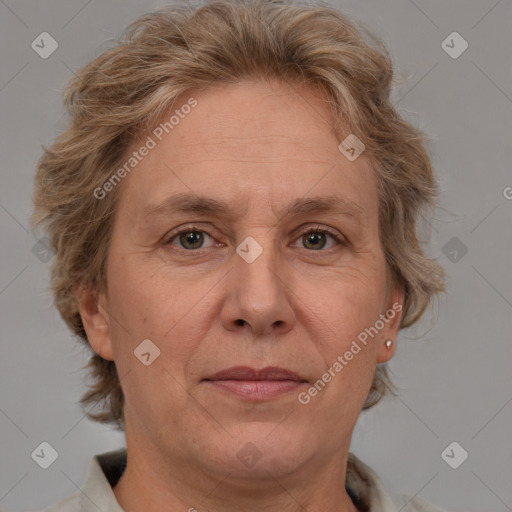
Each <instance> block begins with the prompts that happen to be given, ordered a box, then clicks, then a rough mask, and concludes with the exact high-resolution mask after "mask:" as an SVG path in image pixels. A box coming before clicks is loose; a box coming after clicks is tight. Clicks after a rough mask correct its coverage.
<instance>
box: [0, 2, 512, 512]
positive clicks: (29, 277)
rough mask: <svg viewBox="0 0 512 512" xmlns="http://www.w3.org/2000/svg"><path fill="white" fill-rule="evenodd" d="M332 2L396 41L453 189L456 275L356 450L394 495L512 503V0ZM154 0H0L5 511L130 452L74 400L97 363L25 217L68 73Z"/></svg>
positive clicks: (446, 229)
mask: <svg viewBox="0 0 512 512" xmlns="http://www.w3.org/2000/svg"><path fill="white" fill-rule="evenodd" d="M332 4H333V5H335V6H337V7H339V8H340V10H342V11H343V12H345V13H346V14H348V15H350V16H352V17H354V18H355V19H356V20H360V21H362V22H363V23H365V24H366V25H367V26H368V27H369V28H370V29H372V30H373V31H375V32H376V33H377V34H378V35H380V36H381V37H383V38H384V40H385V42H386V43H387V45H388V47H389V48H390V50H391V53H392V56H393V59H394V62H395V65H396V67H397V72H398V73H399V74H400V76H402V77H404V78H405V79H406V80H405V81H404V82H403V83H402V84H401V85H398V86H397V87H396V88H395V89H394V91H393V97H394V101H395V103H396V104H397V106H398V108H399V109H400V112H401V113H402V114H403V115H404V116H405V117H406V118H407V119H408V120H410V121H411V122H412V123H413V124H415V125H416V126H419V127H420V128H422V129H423V130H425V131H426V132H427V133H428V134H429V135H430V136H431V138H432V142H431V143H430V152H431V154H432V158H433V162H434V165H435V168H436V171H437V173H438V176H439V180H440V184H441V189H442V194H441V203H440V208H438V209H437V211H436V219H435V221H434V222H433V223H432V241H431V243H430V244H429V246H428V252H429V254H430V255H432V256H435V257H438V258H439V261H440V262H441V263H442V264H443V266H444V267H445V268H446V270H447V272H448V287H449V291H448V293H447V294H446V295H445V296H443V297H442V299H441V300H440V301H439V302H438V304H437V306H436V307H435V308H434V309H433V311H432V313H431V315H429V314H428V313H427V315H426V317H425V318H424V320H423V321H422V323H421V325H419V326H418V327H416V328H413V329H410V330H408V331H402V332H401V334H400V336H399V347H398V351H397V353H396V356H395V357H394V358H393V360H392V362H391V363H390V368H391V370H392V372H393V375H394V379H395V382H396V384H397V385H398V386H399V389H400V395H399V398H398V399H386V400H385V401H384V402H383V403H382V404H380V405H379V406H378V407H377V408H375V409H373V410H371V411H369V412H366V413H363V415H362V416H361V418H360V420H359V423H358V426H357V428H356V430H355V432H354V436H353V444H352V451H353V452H354V453H356V454H357V455H358V456H359V457H360V458H362V459H363V460H364V461H365V462H366V463H367V464H369V465H370V466H371V467H373V468H374V469H375V470H376V471H377V472H378V473H379V475H380V477H381V478H382V480H383V482H384V485H385V486H386V487H387V488H388V489H389V490H390V491H393V492H397V493H406V494H409V495H416V494H418V495H420V496H422V497H424V498H425V499H427V500H429V501H432V502H433V503H435V504H437V505H439V506H442V507H445V508H446V509H448V510H452V511H484V510H485V511H487V512H494V511H496V512H497V511H505V510H512V486H511V485H510V484H511V482H512V462H511V461H512V442H511V441H510V433H511V431H512V430H511V426H512V403H511V402H512V372H511V371H510V363H511V362H512V357H511V356H512V343H511V339H510V338H511V335H510V332H511V327H512V322H511V319H512V314H511V313H512V309H511V308H512V274H511V272H510V268H511V267H510V262H511V249H512V229H511V222H510V221H511V218H512V200H511V199H510V198H512V189H508V188H507V187H512V173H511V164H510V162H511V160H512V149H511V147H512V138H511V136H512V86H511V85H512V80H511V79H512V59H511V52H510V50H511V48H512V24H511V22H512V3H511V1H510V0H500V1H496V0H480V1H476V0H473V1H468V0H458V1H450V2H446V1H440V0H436V1H420V0H415V1H412V0H384V1H383V0H365V1H343V0H338V1H336V2H332ZM160 5H163V2H155V1H149V0H148V1H138V2H136V1H135V0H130V1H121V0H109V1H104V2H100V1H99V0H89V1H86V0H85V1H84V0H73V1H64V0H43V1H35V0H32V1H23V0H16V1H15V0H5V1H2V2H0V14H1V32H0V34H1V36H0V37H1V47H2V52H1V68H0V69H1V77H0V101H1V114H2V121H3V122H2V124H1V127H0V130H1V137H0V140H1V141H2V148H1V151H2V158H1V168H2V171H1V172H2V187H1V189H0V193H1V196H0V219H1V226H2V244H1V247H2V260H1V261H2V264H1V272H0V301H1V314H2V321H1V327H2V338H1V343H2V357H1V358H0V365H1V369H0V370H1V371H0V375H1V389H2V394H1V398H0V430H1V432H2V437H1V444H0V460H1V461H2V463H1V469H0V471H1V473H0V508H1V510H3V511H6V510H7V511H9V510H10V511H22V510H35V509H41V508H43V507H45V506H47V505H49V504H51V503H53V502H55V501H57V500H58V499H60V498H62V497H64V496H66V495H68V494H70V493H72V492H74V491H76V490H77V487H78V486H80V485H81V484H82V482H83V479H84V477H85V473H86V470H87V467H88V464H89V461H90V459H91V457H92V456H93V455H94V454H95V453H100V452H104V451H108V450H111V449H115V448H118V447H121V446H123V445H124V436H123V435H122V434H120V433H117V432H115V431H112V430H110V429H109V428H107V427H105V426H101V425H99V424H94V423H92V422H90V421H88V420H87V419H85V417H84V415H83V413H82V412H81V410H80V407H79V406H78V405H77V401H78V399H79V397H80V396H81V394H82V392H83V391H84V383H83V382H84V375H85V374H84V371H83V370H81V367H82V366H83V364H85V362H86V354H85V352H84V351H83V348H82V346H81V345H79V344H78V343H76V342H75V341H73V340H72V339H71V337H70V335H69V333H68V332H67V329H66V327H65V325H64V324H63V322H62V321H61V319H60V317H59V315H58V313H57V312H56V311H55V310H54V309H53V307H52V302H51V297H50V294H49V292H48V291H47V287H48V270H49V262H45V261H44V260H45V258H44V254H42V252H41V251H40V250H37V249H36V250H35V253H36V254H34V251H33V248H34V246H35V245H36V244H37V237H36V236H35V235H34V234H32V233H30V232H29V231H28V218H29V215H30V213H31V194H32V180H33V175H34V167H35V163H36V160H37V158H38V157H39V156H40V154H41V144H48V143H49V142H50V141H51V140H52V139H53V138H54V136H55V135H56V134H57V133H58V132H59V131H61V130H62V129H63V128H64V126H65V117H64V116H63V115H62V113H63V110H62V105H61V93H62V90H63V87H64V84H65V83H66V80H67V79H68V78H69V77H70V76H71V74H72V73H73V70H76V69H78V68H79V67H80V66H82V65H84V64H85V63H86V62H87V61H88V60H90V59H91V58H93V57H94V56H95V55H97V54H98V53H99V52H100V50H104V49H106V48H107V47H108V45H109V43H107V40H108V39H110V38H112V37H115V36H116V35H117V34H118V33H119V31H120V30H121V29H122V28H124V27H125V26H126V25H127V24H128V23H129V22H130V21H132V20H134V19H135V18H136V17H137V16H138V15H140V14H142V13H143V12H146V11H150V10H152V9H153V8H155V7H159V6H160ZM43 31H47V32H49V33H50V34H51V35H52V36H53V37H54V38H55V39H56V40H57V42H58V44H59V47H58V49H57V50H56V51H55V52H54V53H53V54H52V55H51V56H50V57H49V58H47V59H42V58H41V57H40V56H39V55H38V54H37V53H36V52H35V51H34V50H33V49H32V48H31V43H32V41H33V40H34V39H36V37H37V36H38V35H39V34H40V33H41V32H43ZM453 31H457V32H459V33H460V34H461V35H462V37H463V38H464V39H465V40H466V41H467V42H468V44H469V47H468V49H467V50H466V51H465V52H464V53H462V55H460V56H459V57H458V58H456V59H454V58H452V57H450V56H449V55H448V54H447V53H446V52H445V51H444V49H443V48H442V46H441V43H442V41H443V40H445V39H446V37H447V36H448V35H449V34H451V33H452V32H453ZM450 44H451V43H450ZM454 44H455V43H454ZM457 45H458V43H456V48H457V47H458V46H457ZM454 237H456V238H454ZM446 244H448V245H446ZM39 247H40V246H39ZM464 247H467V253H466V254H464V255H463V256H462V257H461V255H462V254H463V249H464ZM454 249H455V251H456V253H455V252H453V250H454ZM419 336H421V337H419ZM42 441H47V442H49V443H50V444H51V445H52V446H53V447H55V449H56V450H57V451H58V454H59V457H58V459H57V460H56V461H55V463H54V464H53V465H52V466H51V467H50V468H48V469H46V470H44V469H41V468H40V467H39V466H38V465H36V463H35V462H34V461H33V460H32V458H31V453H32V451H33V450H34V449H35V448H36V447H37V446H38V445H39V444H40V443H41V442H42ZM452 441H457V442H458V443H459V444H460V445H461V446H462V447H463V448H464V449H465V450H466V451H467V452H468V453H469V457H468V459H467V460H466V461H465V462H464V463H463V464H462V465H460V467H459V468H458V469H452V468H451V467H450V466H448V464H447V463H446V462H445V461H444V460H443V459H442V457H441V453H442V452H443V450H444V449H445V448H446V447H447V446H448V445H449V444H450V443H451V442H452ZM454 453H455V456H456V457H458V456H459V455H458V452H454Z"/></svg>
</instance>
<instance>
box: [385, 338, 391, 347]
mask: <svg viewBox="0 0 512 512" xmlns="http://www.w3.org/2000/svg"><path fill="white" fill-rule="evenodd" d="M384 345H386V348H391V345H393V340H386V343H384Z"/></svg>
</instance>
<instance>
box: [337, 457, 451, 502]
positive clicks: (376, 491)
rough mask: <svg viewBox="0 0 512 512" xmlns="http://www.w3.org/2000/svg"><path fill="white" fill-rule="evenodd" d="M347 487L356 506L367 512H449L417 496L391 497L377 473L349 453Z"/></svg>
mask: <svg viewBox="0 0 512 512" xmlns="http://www.w3.org/2000/svg"><path fill="white" fill-rule="evenodd" d="M346 487H347V490H348V489H350V492H349V494H350V495H351V498H352V499H353V501H354V503H355V504H356V506H358V507H359V509H360V510H364V511H366V512H447V511H446V510H443V509H441V508H439V507H437V506H435V505H432V504H431V503H429V502H427V501H425V500H424V499H423V498H419V497H417V496H413V497H410V496H405V495H391V494H389V493H388V492H387V491H386V489H385V488H384V486H383V484H382V481H381V480H380V478H379V476H378V475H377V473H376V472H375V471H374V470H373V469H372V468H371V467H369V466H368V465H366V464H365V463H364V462H362V461H361V460H360V459H358V458H357V457H356V456H355V455H354V454H353V453H349V457H348V464H347V475H346Z"/></svg>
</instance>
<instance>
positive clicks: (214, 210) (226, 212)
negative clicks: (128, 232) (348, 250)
mask: <svg viewBox="0 0 512 512" xmlns="http://www.w3.org/2000/svg"><path fill="white" fill-rule="evenodd" d="M240 206H241V205H240ZM176 213H198V214H204V215H213V216H218V217H226V218H228V217H231V218H240V216H241V215H242V212H241V211H240V208H233V207H232V206H231V205H230V204H228V203H226V202H224V201H219V200H217V199H213V198H211V197H207V196H200V195H196V194H188V193H185V194H177V195H174V196H170V197H168V198H166V199H164V200H163V201H162V202H161V203H159V204H156V205H150V206H148V207H146V208H145V209H144V212H143V218H144V220H151V219H152V218H154V217H158V216H170V215H173V214H176ZM320 213H327V214H332V215H344V216H347V217H353V218H354V219H355V220H359V219H360V216H361V215H362V214H363V208H362V207H361V206H360V205H359V204H357V203H355V202H354V201H352V200H350V199H347V198H342V197H339V196H336V195H328V196H318V197H304V198H298V199H296V200H295V201H293V202H292V203H290V204H289V205H288V206H286V207H285V208H283V209H281V210H279V211H278V212H277V215H278V216H279V217H280V218H281V217H286V216H294V215H295V216H299V215H305V214H320Z"/></svg>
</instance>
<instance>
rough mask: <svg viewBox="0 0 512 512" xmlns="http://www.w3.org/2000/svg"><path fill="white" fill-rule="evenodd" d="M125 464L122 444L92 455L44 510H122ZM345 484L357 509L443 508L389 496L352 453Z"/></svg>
mask: <svg viewBox="0 0 512 512" xmlns="http://www.w3.org/2000/svg"><path fill="white" fill-rule="evenodd" d="M125 467H126V448H123V449H121V450H116V451H112V452H107V453H103V454H98V455H95V456H94V457H93V459H92V461H91V463H90V465H89V471H88V473H87V476H86V478H85V482H84V484H83V486H82V488H81V490H80V491H77V492H75V493H74V494H71V495H70V496H68V497H67V498H64V499H63V500H61V501H59V502H58V503H56V504H55V505H53V506H52V507H50V508H49V509H46V511H45V512H98V510H101V511H102V512H124V510H123V509H122V508H121V506H120V505H119V503H118V502H117V500H116V497H115V495H114V492H113V491H112V486H114V485H115V484H116V483H117V481H118V480H119V478H120V477H121V475H122V473H123V471H124V468H125ZM345 488H346V489H347V492H348V494H349V496H350V497H351V498H352V501H353V502H354V504H355V506H356V507H357V508H358V509H359V510H360V511H361V512H446V511H444V510H442V509H440V508H437V507H434V506H433V505H431V504H429V503H427V502H426V501H424V500H423V499H421V498H418V497H414V498H408V497H406V496H395V497H391V496H390V495H389V494H388V493H387V492H386V491H385V490H384V488H383V486H382V483H381V481H380V480H379V478H378V476H377V474H376V473H375V472H374V471H373V470H372V469H371V468H370V467H368V466H367V465H366V464H364V463H363V462H361V461H360V460H359V459H358V458H357V457H356V456H355V455H354V454H352V453H350V454H349V457H348V464H347V477H346V482H345Z"/></svg>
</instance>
